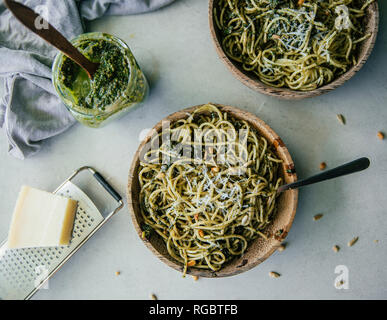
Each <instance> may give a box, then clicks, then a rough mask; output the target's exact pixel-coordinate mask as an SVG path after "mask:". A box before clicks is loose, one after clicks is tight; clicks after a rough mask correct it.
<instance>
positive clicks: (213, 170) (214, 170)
mask: <svg viewBox="0 0 387 320" xmlns="http://www.w3.org/2000/svg"><path fill="white" fill-rule="evenodd" d="M211 171H212V172H214V173H218V172H219V167H212V168H211Z"/></svg>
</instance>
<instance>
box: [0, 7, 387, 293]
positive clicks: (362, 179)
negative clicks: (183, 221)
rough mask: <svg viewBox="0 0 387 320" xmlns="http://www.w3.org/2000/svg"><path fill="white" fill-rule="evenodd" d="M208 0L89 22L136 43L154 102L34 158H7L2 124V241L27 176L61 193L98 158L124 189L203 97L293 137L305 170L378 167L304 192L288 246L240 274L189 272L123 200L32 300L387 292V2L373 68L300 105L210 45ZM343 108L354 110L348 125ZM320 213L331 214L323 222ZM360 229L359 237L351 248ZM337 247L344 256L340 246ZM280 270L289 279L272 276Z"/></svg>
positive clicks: (62, 138)
mask: <svg viewBox="0 0 387 320" xmlns="http://www.w3.org/2000/svg"><path fill="white" fill-rule="evenodd" d="M207 8H208V1H207V0H195V1H192V0H178V1H176V2H175V3H174V4H172V5H170V6H168V7H166V8H164V9H162V10H159V11H156V12H152V13H148V14H143V15H137V16H125V17H109V18H103V19H100V20H98V21H95V22H92V23H90V24H89V25H88V30H92V31H104V32H108V33H111V34H114V35H117V36H119V37H121V38H122V39H124V40H125V41H126V42H127V43H128V44H129V46H130V47H131V48H132V50H133V52H134V55H135V56H136V58H137V60H138V62H139V64H140V65H141V67H142V68H143V70H144V72H145V73H146V76H147V77H148V79H149V81H150V83H151V94H150V96H149V99H148V100H147V102H146V104H145V105H144V106H143V107H142V108H139V109H137V110H135V111H133V112H131V113H130V114H128V115H127V116H126V117H124V118H122V119H120V120H118V121H116V122H114V123H111V124H110V125H109V126H107V127H105V128H101V129H97V130H96V129H90V128H87V127H84V126H82V125H80V124H77V125H75V126H74V127H72V128H71V129H70V130H68V131H67V132H65V133H64V134H61V135H59V136H57V137H55V138H53V139H50V140H49V141H46V142H45V143H44V146H43V148H42V150H41V151H40V152H39V153H38V154H36V155H35V156H33V157H31V158H30V159H27V160H24V161H21V160H17V159H14V158H13V157H11V156H10V155H8V153H7V148H8V146H7V141H6V138H5V133H4V130H2V134H1V135H0V146H1V149H0V163H1V166H0V238H1V239H3V238H6V236H7V232H8V226H9V223H10V220H11V215H12V210H13V207H14V204H15V201H16V198H17V194H18V191H19V189H20V187H21V185H22V184H29V185H32V186H35V187H39V188H42V189H45V190H53V189H55V187H56V186H57V185H59V184H60V183H61V181H63V180H64V179H65V178H66V177H67V176H68V175H69V174H70V173H71V172H72V171H73V170H75V169H76V168H78V167H80V166H83V165H91V166H94V167H95V168H97V169H98V170H99V171H100V172H101V173H102V174H104V175H106V176H107V178H108V180H109V182H110V183H111V184H112V185H114V186H115V187H116V188H117V189H118V190H119V191H120V193H121V194H122V195H125V191H126V185H127V179H128V170H129V167H130V164H131V160H132V157H133V154H134V152H135V151H136V149H137V147H138V145H139V141H140V138H141V136H142V135H143V134H144V132H146V129H147V128H151V127H152V126H153V125H154V124H155V123H157V122H158V121H159V120H160V119H161V118H163V117H165V116H167V115H168V114H170V113H172V112H175V111H177V110H179V109H182V108H184V107H188V106H192V105H197V104H201V103H207V102H217V103H223V104H229V105H233V106H236V107H239V108H242V109H245V110H248V111H250V112H253V113H254V114H256V115H258V116H259V117H260V118H262V119H263V120H264V121H266V122H267V123H268V124H269V125H270V126H271V127H272V128H273V129H274V130H275V131H276V132H277V133H278V134H279V135H280V136H281V137H282V139H283V140H284V142H285V143H286V144H287V146H288V148H289V150H290V152H291V154H292V156H293V159H294V161H295V163H296V166H297V171H298V174H299V177H307V176H309V175H312V174H314V173H316V172H318V171H319V164H320V162H322V161H325V162H326V163H327V165H328V168H331V167H334V166H336V165H340V164H342V163H345V162H348V161H351V160H353V159H356V158H358V157H361V156H367V157H369V158H370V159H371V162H372V163H371V167H370V168H369V169H368V170H367V171H365V172H362V173H358V174H354V175H351V176H347V177H343V178H340V179H336V180H332V181H328V182H324V183H321V184H318V185H314V186H309V187H306V188H304V189H302V190H301V191H300V199H299V200H300V202H299V207H298V211H297V214H296V217H295V220H294V224H293V227H292V229H291V231H290V233H289V235H288V237H287V239H286V242H287V243H288V246H287V249H286V250H285V251H284V252H282V253H280V252H276V253H274V254H273V256H272V257H270V258H269V259H268V260H266V261H265V262H264V263H262V264H261V265H259V266H258V267H256V268H254V269H252V270H250V271H248V272H246V273H243V274H241V275H238V276H234V277H231V278H222V279H204V278H203V279H199V280H198V281H193V279H192V278H191V277H190V276H187V277H186V278H182V276H181V274H180V273H178V272H177V271H175V270H173V269H170V268H169V267H168V266H166V265H164V264H163V263H162V262H161V261H159V260H158V259H157V258H156V257H155V256H153V255H152V253H151V252H150V251H149V250H148V249H147V248H146V247H145V246H144V244H143V243H142V241H141V240H140V239H139V238H138V236H137V234H136V233H135V231H134V228H133V225H132V222H131V217H130V213H129V210H128V207H127V206H126V205H125V207H124V209H123V210H121V211H120V212H119V213H118V214H117V215H116V216H115V217H113V219H112V220H111V221H110V222H109V223H108V224H107V225H106V226H105V227H103V228H102V229H101V230H100V231H99V232H98V233H97V234H96V235H95V236H94V237H93V238H92V239H91V240H90V241H89V242H88V243H87V244H86V245H85V246H84V247H83V248H81V250H80V251H79V252H78V253H77V254H76V255H75V256H74V257H73V258H72V259H71V260H70V261H69V262H68V263H67V264H66V265H65V266H64V267H63V268H62V269H61V270H60V271H59V272H58V273H57V274H55V276H54V277H53V278H52V279H51V280H50V282H49V289H48V290H41V291H39V292H38V293H37V294H36V295H35V296H34V299H149V295H150V294H151V293H155V294H156V295H157V296H158V297H159V299H287V298H290V299H386V298H387V268H386V262H387V250H386V248H387V219H386V216H387V197H386V194H387V182H386V181H387V180H386V175H387V140H384V141H381V140H379V139H378V138H377V136H376V135H377V132H378V131H384V132H387V106H386V101H387V62H386V59H385V58H386V52H387V21H386V16H387V3H385V1H380V9H381V26H380V33H379V37H378V41H377V43H376V47H375V49H374V51H373V53H372V55H371V57H370V59H369V61H368V62H367V63H366V65H365V66H364V68H363V69H362V70H361V71H360V72H358V73H357V74H356V76H355V77H354V78H353V79H352V80H350V81H349V82H347V83H346V84H345V85H343V86H342V87H340V88H339V89H337V90H335V91H334V92H331V93H329V94H326V95H323V96H321V97H317V98H312V99H308V100H303V101H298V102H292V101H282V100H278V99H275V98H272V97H268V96H265V95H262V94H260V93H257V92H254V91H252V90H251V89H249V88H247V87H245V86H244V85H243V84H241V83H240V82H239V81H238V80H236V79H235V78H234V77H233V76H232V75H231V73H230V72H229V71H228V70H227V69H226V67H225V65H223V63H222V62H221V61H220V59H219V58H218V56H217V54H216V52H215V49H214V46H213V44H212V41H211V38H210V34H209V28H208V13H207ZM337 114H343V115H344V116H345V118H346V120H347V124H346V125H342V124H341V123H340V122H339V121H338V120H337V118H336V115H337ZM318 213H323V214H324V216H323V218H322V219H321V220H319V221H314V220H313V216H314V215H316V214H318ZM355 236H358V237H359V241H358V242H357V243H356V244H355V245H354V246H353V247H348V246H347V242H348V241H349V240H351V239H352V238H353V237H355ZM374 240H379V242H377V243H376V242H375V241H374ZM336 244H337V245H339V246H340V247H341V250H340V251H339V252H338V253H335V252H334V251H333V250H332V247H333V245H336ZM337 266H345V267H346V270H347V271H348V285H349V287H348V289H341V290H339V289H336V288H335V286H334V283H335V281H336V280H335V279H336V277H338V276H339V274H337V273H335V269H336V267H337ZM339 268H340V267H339ZM116 271H120V272H121V274H120V275H119V276H116V275H115V272H116ZM270 271H277V272H279V273H280V274H281V275H282V276H281V277H280V278H278V279H273V278H270V277H269V276H268V273H269V272H270ZM336 271H338V270H336Z"/></svg>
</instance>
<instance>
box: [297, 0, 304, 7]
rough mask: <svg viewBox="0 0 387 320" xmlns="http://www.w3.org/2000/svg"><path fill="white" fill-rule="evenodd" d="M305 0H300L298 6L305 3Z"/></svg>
mask: <svg viewBox="0 0 387 320" xmlns="http://www.w3.org/2000/svg"><path fill="white" fill-rule="evenodd" d="M304 1H305V0H298V3H297V4H298V6H299V7H301V6H302V5H303V4H304Z"/></svg>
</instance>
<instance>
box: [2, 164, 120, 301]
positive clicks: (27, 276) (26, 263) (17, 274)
mask: <svg viewBox="0 0 387 320" xmlns="http://www.w3.org/2000/svg"><path fill="white" fill-rule="evenodd" d="M83 170H87V171H89V172H90V173H91V174H92V175H93V176H94V177H95V178H96V179H97V181H98V182H99V183H100V184H101V185H102V186H103V187H104V188H105V190H106V191H107V192H108V193H109V194H110V195H111V196H112V197H113V198H114V199H115V200H116V201H117V202H118V207H116V209H114V210H113V211H112V212H110V213H109V214H108V215H106V217H103V216H102V215H101V213H100V212H99V210H98V208H97V207H96V206H95V204H94V203H93V202H92V201H91V200H90V198H89V197H88V196H87V195H86V194H85V193H84V192H83V191H82V190H81V189H80V188H79V187H77V186H76V185H75V184H74V183H73V182H71V180H72V179H73V178H74V177H75V176H76V175H78V173H80V172H81V171H83ZM54 193H55V194H58V195H62V196H65V197H68V198H72V199H74V200H77V201H78V208H77V213H76V216H75V221H74V229H73V234H72V239H71V242H70V245H69V246H61V247H42V248H26V249H13V250H8V249H7V241H4V242H3V243H2V244H1V247H0V300H9V299H12V300H22V299H29V298H31V297H32V296H33V295H34V294H35V293H36V292H37V291H38V290H39V289H40V288H41V287H42V286H43V285H44V284H45V282H46V281H47V280H48V279H49V278H50V277H51V276H52V275H53V274H54V273H55V272H56V271H58V270H59V269H60V267H61V266H62V265H63V264H64V263H65V262H66V261H67V260H69V259H70V257H71V256H72V255H73V254H74V253H75V252H76V251H77V250H78V249H79V248H80V247H81V246H82V245H83V244H84V243H85V242H86V241H87V240H88V239H90V237H91V236H92V235H93V234H94V233H95V232H96V231H98V230H99V229H100V228H101V227H102V226H103V225H104V224H105V223H106V222H107V221H108V220H109V219H110V218H111V217H112V216H113V215H114V214H115V213H116V212H118V211H119V210H120V209H121V208H122V207H123V201H122V198H121V196H120V195H119V194H118V193H117V192H116V191H115V190H114V189H113V188H112V187H111V186H110V185H109V184H108V183H107V182H106V180H105V179H104V178H103V177H102V176H101V175H100V174H99V173H98V172H96V171H95V170H94V169H93V168H91V167H82V168H80V169H78V170H76V171H75V172H74V173H73V174H72V175H71V176H70V177H69V178H68V179H66V181H65V182H63V184H62V185H61V186H59V187H58V189H56V190H55V191H54Z"/></svg>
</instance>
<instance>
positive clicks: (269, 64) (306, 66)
mask: <svg viewBox="0 0 387 320" xmlns="http://www.w3.org/2000/svg"><path fill="white" fill-rule="evenodd" d="M373 1H374V0H298V1H295V0H218V1H215V6H214V12H213V14H214V19H215V24H216V27H217V28H218V30H219V31H220V34H221V38H222V39H221V44H222V47H223V50H224V51H225V53H226V54H227V56H228V57H229V58H231V59H232V60H234V61H236V62H237V63H239V64H240V65H241V67H242V68H243V69H244V70H245V71H248V72H253V73H254V74H255V75H256V76H257V77H258V78H259V79H260V80H261V81H262V82H263V83H265V84H267V85H269V86H272V87H278V88H280V87H286V88H290V89H292V90H298V91H310V90H314V89H316V88H318V87H321V86H323V85H325V84H328V83H330V82H332V81H333V80H335V79H336V78H337V77H339V76H340V75H342V74H343V73H345V72H346V71H348V70H349V69H350V67H351V66H353V65H355V64H356V56H357V50H358V46H359V44H360V43H361V42H362V41H364V40H366V39H367V38H369V37H370V36H371V34H365V32H364V28H363V22H364V18H365V16H366V8H367V7H368V6H369V5H370V4H371V3H372V2H373Z"/></svg>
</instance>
